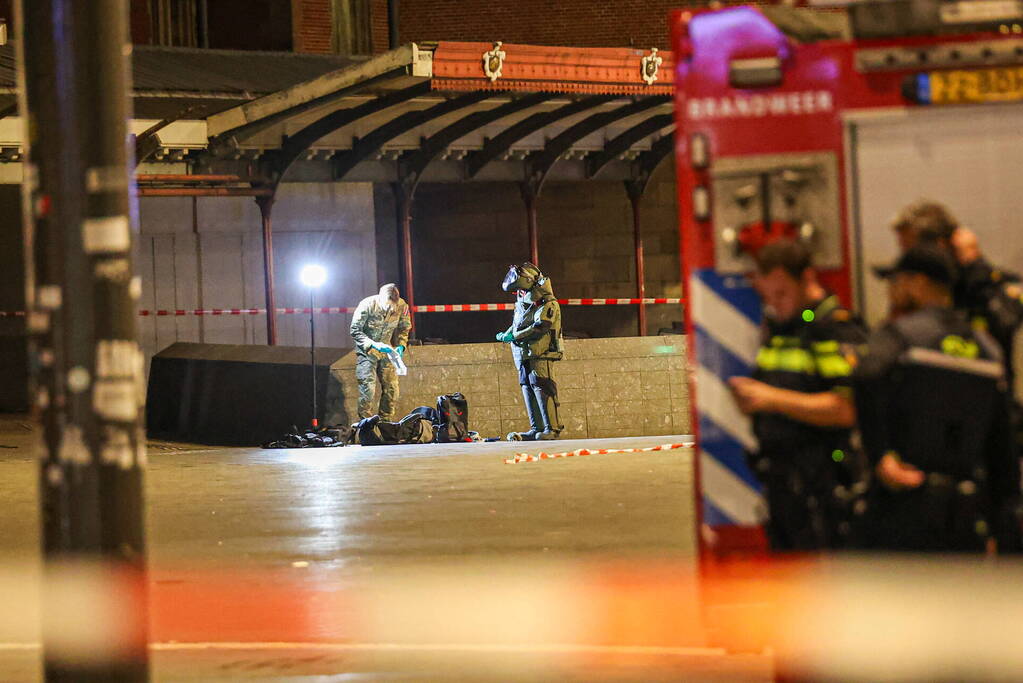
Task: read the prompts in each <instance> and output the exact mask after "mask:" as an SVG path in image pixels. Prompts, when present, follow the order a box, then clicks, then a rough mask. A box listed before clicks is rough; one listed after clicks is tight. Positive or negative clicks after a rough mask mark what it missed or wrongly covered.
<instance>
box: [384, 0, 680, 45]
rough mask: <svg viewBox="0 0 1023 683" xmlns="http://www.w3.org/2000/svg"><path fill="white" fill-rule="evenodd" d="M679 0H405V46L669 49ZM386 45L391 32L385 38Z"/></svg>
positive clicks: (402, 15) (402, 33) (402, 13)
mask: <svg viewBox="0 0 1023 683" xmlns="http://www.w3.org/2000/svg"><path fill="white" fill-rule="evenodd" d="M685 4H696V3H685V2H680V0H614V2H593V0H557V2H552V0H517V2H493V1H492V0H401V9H400V19H401V23H400V27H399V28H400V38H401V42H403V43H405V42H409V41H422V40H473V41H476V40H482V41H492V40H503V41H505V42H508V43H529V44H533V45H577V46H588V47H638V48H648V47H654V46H656V47H660V48H662V49H667V48H668V42H669V38H668V20H667V17H668V11H669V10H672V9H676V8H678V7H680V6H682V5H685ZM384 38H385V43H384V44H385V45H386V32H385V34H384Z"/></svg>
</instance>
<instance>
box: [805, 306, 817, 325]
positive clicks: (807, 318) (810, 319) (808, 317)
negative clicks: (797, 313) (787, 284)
mask: <svg viewBox="0 0 1023 683" xmlns="http://www.w3.org/2000/svg"><path fill="white" fill-rule="evenodd" d="M815 317H817V316H815V315H814V314H813V311H811V310H810V309H809V308H805V309H803V320H804V321H806V322H808V323H812V322H813V319H814V318H815Z"/></svg>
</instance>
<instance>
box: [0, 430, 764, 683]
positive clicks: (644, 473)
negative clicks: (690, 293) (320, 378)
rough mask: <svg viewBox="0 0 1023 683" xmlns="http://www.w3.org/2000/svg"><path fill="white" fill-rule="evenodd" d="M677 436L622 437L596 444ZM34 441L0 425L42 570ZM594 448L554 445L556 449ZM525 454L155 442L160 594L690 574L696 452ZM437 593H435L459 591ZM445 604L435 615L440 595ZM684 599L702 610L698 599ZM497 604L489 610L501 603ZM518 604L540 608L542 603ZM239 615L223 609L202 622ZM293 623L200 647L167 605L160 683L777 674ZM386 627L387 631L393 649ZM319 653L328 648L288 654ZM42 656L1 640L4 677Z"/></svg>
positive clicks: (7, 466) (600, 651) (154, 559)
mask: <svg viewBox="0 0 1023 683" xmlns="http://www.w3.org/2000/svg"><path fill="white" fill-rule="evenodd" d="M679 440H681V437H674V438H673V437H663V436H662V437H647V438H633V439H611V440H603V441H604V443H601V446H602V447H623V446H624V447H637V446H649V445H657V444H662V443H667V442H670V441H679ZM31 443H32V433H31V429H30V426H29V425H27V424H26V423H25V422H24V421H21V420H18V419H16V418H8V419H5V420H0V447H2V448H0V500H2V501H3V505H0V529H3V534H2V535H0V556H3V557H6V558H26V557H27V558H29V559H33V558H36V557H37V556H38V553H37V551H36V546H37V528H38V516H37V502H36V490H35V477H36V466H35V462H34V461H33V459H32V457H31V452H30V450H31ZM582 445H583V444H582V443H581V442H559V443H558V445H557V448H558V450H561V449H562V448H563V449H565V450H571V449H574V448H579V447H581V446H582ZM586 445H587V446H590V447H592V445H593V442H588V443H587V444H586ZM544 446H545V448H547V449H548V450H552V449H553V446H552V445H551V444H544ZM519 450H523V444H508V443H493V444H464V445H457V446H439V445H421V446H409V447H377V448H358V447H354V448H339V449H316V450H312V449H310V450H281V451H264V450H259V449H227V448H216V449H211V448H206V447H198V446H183V445H179V444H162V443H154V444H150V449H149V453H150V467H149V470H148V473H147V481H146V488H147V507H148V510H147V517H148V520H147V521H148V529H149V536H148V541H149V546H150V549H149V556H150V562H151V565H152V567H153V571H152V580H153V582H154V584H153V591H154V594H156V595H157V596H158V597H159V599H160V600H163V601H164V602H166V601H167V599H168V598H170V599H173V598H174V596H180V597H181V600H182V601H184V602H183V604H185V603H187V601H188V600H189V599H192V600H194V599H195V596H196V595H201V594H202V591H204V590H208V589H209V581H208V579H209V577H214V578H215V580H216V581H223V582H224V583H225V585H226V586H227V590H228V591H230V590H234V589H238V590H241V588H239V587H247V589H248V592H247V593H245V595H246V596H247V597H246V598H245V600H247V601H248V600H251V601H255V602H258V598H255V597H253V596H259V595H266V596H267V600H268V601H272V600H277V599H279V598H280V594H283V593H286V592H287V590H292V589H296V590H308V591H310V593H309V594H314V595H316V596H319V597H317V598H316V600H317V601H319V600H321V599H322V596H329V595H332V594H335V593H336V594H337V595H349V596H350V594H351V592H352V591H353V590H357V589H358V587H360V586H363V585H366V584H365V581H366V580H367V577H381V576H384V577H391V580H393V577H394V576H396V575H397V576H401V577H408V582H407V583H405V582H404V578H403V581H402V582H400V583H393V584H388V585H391V586H392V587H397V589H400V590H404V589H405V588H406V587H407V586H408V585H413V586H414V585H419V584H417V583H416V582H417V581H418V580H419V578H420V577H422V576H426V575H428V574H429V575H433V574H436V573H437V572H438V571H439V570H438V569H437V568H444V571H446V572H447V574H445V575H444V576H446V577H448V578H450V577H451V576H452V575H453V574H452V571H453V570H452V568H460V567H463V566H464V567H467V568H471V569H466V574H465V576H467V577H469V578H467V579H465V580H466V581H467V582H470V583H467V584H466V585H467V586H468V585H470V584H471V585H472V586H474V587H475V586H479V587H481V588H480V593H481V595H482V594H484V593H486V594H487V595H490V596H491V597H493V596H494V595H500V596H502V597H504V595H503V593H502V590H504V589H503V588H502V587H503V586H518V587H519V588H514V590H520V589H521V586H522V585H527V586H528V585H529V584H528V583H525V582H523V581H522V576H521V575H520V574H517V572H516V570H517V568H518V567H522V568H524V571H534V570H535V568H536V567H542V566H550V567H554V568H556V570H554V571H555V574H557V576H556V577H555V578H556V580H557V581H560V582H562V583H557V584H556V585H558V586H572V585H574V584H572V583H571V581H572V580H573V579H572V577H571V576H565V575H563V574H564V572H565V571H567V570H565V568H566V567H569V568H571V567H575V566H589V565H580V563H590V565H593V564H594V563H596V566H600V564H601V563H608V562H621V561H626V562H629V563H634V564H648V563H650V562H660V561H670V562H672V563H673V566H691V561H692V557H693V551H694V542H695V541H694V536H693V527H694V525H693V511H692V475H691V460H690V454H689V452H688V451H669V452H662V453H649V454H634V455H605V456H599V455H595V456H589V457H580V458H570V459H563V460H552V461H544V462H539V463H522V464H517V465H507V464H504V458H506V457H509V456H510V455H512V454H514V453H515V452H517V451H519ZM543 563H548V564H546V565H545V564H543ZM459 571H461V570H459ZM481 571H482V572H483V574H482V575H483V576H484V577H485V576H486V575H487V572H490V571H492V573H493V576H494V579H493V581H489V582H486V581H484V582H482V583H481V582H480V576H481V573H480V572H481ZM431 572H433V574H431ZM557 572H562V573H561V574H558V573H557ZM536 575H537V576H541V575H540V574H536ZM589 576H590V577H591V578H592V572H591V574H590V575H589ZM197 577H204V578H197ZM501 577H504V578H501ZM552 580H554V579H552ZM472 581H475V582H476V583H471V582H472ZM583 583H584V584H585V585H587V586H588V585H590V584H593V583H594V582H593V581H590V582H589V583H586V582H585V581H584V582H583ZM429 585H431V586H434V585H436V586H440V588H438V589H437V590H438V591H440V592H443V591H444V590H446V589H445V588H444V586H446V585H450V584H443V582H442V583H440V584H429ZM282 586H283V587H285V588H282ZM467 590H468V589H467ZM473 590H475V588H473ZM508 590H513V588H509V589H508ZM275 591H276V592H275ZM282 591H283V593H282ZM317 591H318V592H317ZM345 591H348V593H347V594H346V593H345ZM488 591H489V592H488ZM394 592H395V591H391V593H394ZM505 592H507V591H505ZM527 592H528V591H527ZM433 597H435V598H438V599H439V602H438V605H439V607H437V610H439V612H438V613H439V614H443V613H444V609H445V605H444V602H445V601H444V596H433ZM463 597H464V596H463ZM555 597H556V598H557V597H558V596H557V595H556V594H555ZM691 597H692V604H694V605H695V604H696V603H695V601H696V595H695V591H693V594H692V596H691ZM683 598H684V599H688V598H687V596H683ZM415 599H419V598H415ZM486 599H487V598H485V597H481V598H480V600H481V602H480V604H481V605H483V604H489V603H486V602H485V601H486ZM523 599H525V600H530V599H532V600H537V599H538V598H537V595H534V594H532V593H530V594H529V595H528V596H526V597H525V598H523ZM225 600H227V598H225ZM328 601H329V598H328ZM188 604H190V603H188ZM275 604H276V603H275ZM282 604H285V603H282ZM537 604H540V603H537ZM235 607H237V606H236V605H234V606H233V605H230V604H225V605H222V606H219V607H218V606H216V605H213V606H211V608H210V615H212V616H216V615H217V614H220V615H221V616H222V615H223V614H226V613H228V612H231V610H232V609H233V608H235ZM161 609H162V608H161ZM324 609H326V608H324ZM458 609H463V610H464V609H465V605H462V606H461V607H458V606H457V605H454V606H452V607H451V610H453V611H452V612H451V614H454V613H457V612H458ZM480 609H481V611H482V612H486V610H487V608H483V607H481V608H480ZM158 611H160V610H158ZM288 611H289V610H288V608H287V607H286V606H285V607H283V608H282V609H281V613H280V619H277V618H276V614H277V613H273V614H274V616H271V617H270V618H266V614H265V613H264V614H263V615H262V616H260V617H253V618H251V619H248V620H246V619H245V618H243V617H236V618H235V620H234V621H231V622H229V621H226V619H227V618H226V617H225V621H224V624H225V626H224V627H223V629H221V630H217V631H216V632H214V633H212V634H206V637H205V638H204V639H203V642H204V643H205V644H204V645H202V646H189V645H185V644H183V643H181V642H178V643H175V642H172V641H175V640H177V641H185V640H187V641H190V642H194V641H195V640H196V636H195V634H196V633H197V632H201V630H202V629H201V628H200V629H198V631H197V630H196V629H195V628H193V627H194V625H189V624H186V625H185V626H187V627H188V628H191V630H188V628H185V630H184V631H178V630H175V629H180V628H182V622H181V621H180V620H178V621H174V619H172V618H171V617H169V616H167V615H166V614H164V612H167V610H165V609H164V610H163V611H162V612H161V613H160V614H157V615H156V617H155V618H156V619H157V621H158V622H159V623H158V624H157V626H156V627H155V628H154V634H153V636H154V640H156V641H159V644H157V645H156V646H155V650H154V655H153V664H154V676H153V678H154V680H160V681H164V680H166V681H171V680H228V679H246V680H253V679H261V680H356V679H358V680H379V679H385V680H392V679H393V680H438V679H459V680H477V679H487V680H511V679H525V680H551V679H560V680H701V681H702V680H708V681H709V680H765V679H766V677H767V676H768V673H767V672H768V669H769V662H768V661H766V659H765V658H763V657H755V656H724V655H723V653H720V652H715V651H714V650H712V649H708V648H706V647H702V646H703V645H705V644H704V643H699V642H694V643H693V648H689V649H686V648H679V647H674V648H662V649H661V650H651V649H649V648H647V649H635V648H633V649H632V650H629V649H627V648H626V649H623V648H622V647H620V646H619V643H618V642H603V643H600V644H599V647H597V648H596V649H595V650H593V649H591V650H587V651H582V650H579V649H578V648H577V649H573V648H572V647H569V648H567V649H564V650H557V649H556V648H555V650H556V651H549V652H543V653H537V652H532V651H529V650H528V648H527V649H525V650H523V649H521V648H519V647H518V646H516V647H511V648H508V649H506V651H501V647H500V644H501V642H505V643H507V642H510V641H509V640H507V639H506V640H503V641H502V640H500V639H496V641H497V645H496V646H495V645H494V641H495V639H489V638H480V639H479V642H478V643H477V644H476V645H474V646H473V647H468V646H466V647H460V646H459V644H458V643H451V642H432V643H430V644H424V645H416V644H415V643H411V644H410V643H409V642H406V643H405V645H403V646H401V647H398V646H397V645H395V644H394V643H392V642H390V641H386V642H385V641H382V640H379V639H376V640H373V641H372V642H368V643H367V642H365V639H364V638H363V637H362V636H365V633H362V634H359V633H355V634H351V633H326V632H320V633H315V634H310V633H309V632H308V629H309V624H310V623H313V622H310V621H305V622H303V625H302V628H304V629H306V630H305V631H303V632H300V633H296V634H294V635H292V633H291V632H289V631H288V630H287V629H289V628H294V625H293V623H292V622H293V621H294V620H291V619H289V618H288V616H289V615H288V614H287V612H288ZM257 612H258V610H257ZM552 613H553V612H552ZM525 618H526V619H527V621H528V615H527V616H526V617H525ZM589 618H590V620H591V621H592V620H594V619H598V618H600V615H597V616H593V615H592V614H591V615H590V617H589ZM331 619H334V621H331ZM394 621H395V620H394V619H391V622H394ZM397 621H401V619H400V618H399V619H398V620H397ZM442 621H443V620H442ZM268 622H269V623H268ZM315 623H316V624H318V625H319V627H320V628H321V629H327V630H329V628H328V627H327V626H324V624H328V625H329V624H335V623H337V619H336V615H334V616H331V617H330V618H326V619H320V620H319V621H316V622H315ZM391 625H392V624H391V623H389V624H388V625H387V627H386V628H385V632H386V634H387V635H388V636H390V635H393V630H392V631H388V630H387V629H389V628H390V627H391ZM218 628H220V627H218ZM409 628H412V626H409ZM340 630H343V629H340ZM406 635H407V634H406ZM516 635H517V634H516ZM467 637H469V638H471V637H472V634H470V635H469V636H467ZM309 639H314V640H318V641H320V642H318V643H316V644H305V645H303V644H301V643H299V644H294V641H303V642H304V641H307V640H309ZM525 640H528V638H526V639H525ZM619 640H621V639H619ZM625 640H628V638H627V637H626V638H625ZM227 641H231V642H235V641H245V642H246V643H252V642H257V643H258V644H256V645H231V644H229V642H227ZM271 641H273V642H274V643H277V644H273V645H272V644H271ZM289 643H290V644H289ZM480 643H484V644H480ZM621 645H622V646H627V645H629V643H626V642H622V643H621ZM587 647H589V646H587ZM38 655H39V652H38V650H37V649H33V647H32V646H31V644H29V643H22V644H20V645H12V644H8V645H4V644H0V679H2V680H4V681H23V680H24V681H32V680H38V676H39V667H38ZM581 662H583V663H584V664H582V665H581V664H580V663H581Z"/></svg>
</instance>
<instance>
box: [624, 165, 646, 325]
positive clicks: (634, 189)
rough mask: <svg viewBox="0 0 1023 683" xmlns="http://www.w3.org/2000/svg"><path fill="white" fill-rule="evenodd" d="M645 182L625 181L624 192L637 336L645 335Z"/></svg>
mask: <svg viewBox="0 0 1023 683" xmlns="http://www.w3.org/2000/svg"><path fill="white" fill-rule="evenodd" d="M645 188H646V183H636V182H630V181H626V182H625V192H626V193H627V194H628V195H629V201H630V202H631V203H632V236H633V244H634V247H635V251H636V298H637V299H640V300H641V301H640V303H639V336H641V337H645V336H646V304H644V303H643V302H642V299H644V298H646V268H645V266H644V263H643V226H642V223H641V222H640V211H639V208H640V207H639V205H640V202H641V201H642V200H643V190H644V189H645Z"/></svg>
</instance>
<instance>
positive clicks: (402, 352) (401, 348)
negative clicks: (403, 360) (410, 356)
mask: <svg viewBox="0 0 1023 683" xmlns="http://www.w3.org/2000/svg"><path fill="white" fill-rule="evenodd" d="M394 350H395V351H397V352H398V355H399V356H404V355H405V347H404V346H401V345H398V346H395V347H394Z"/></svg>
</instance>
